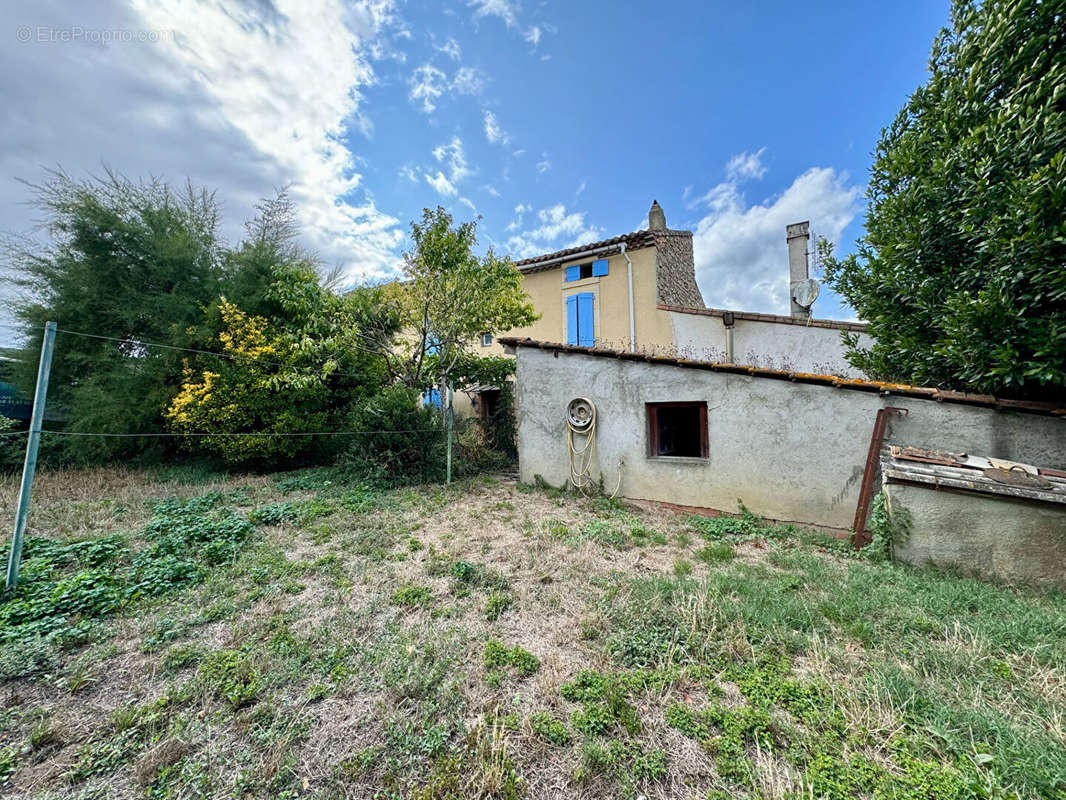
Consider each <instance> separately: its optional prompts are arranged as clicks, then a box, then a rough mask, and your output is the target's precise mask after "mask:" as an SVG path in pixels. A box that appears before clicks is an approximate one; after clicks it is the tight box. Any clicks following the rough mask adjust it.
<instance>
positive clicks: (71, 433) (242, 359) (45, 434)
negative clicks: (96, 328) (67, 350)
mask: <svg viewBox="0 0 1066 800" xmlns="http://www.w3.org/2000/svg"><path fill="white" fill-rule="evenodd" d="M12 327H14V326H12ZM19 330H22V331H25V327H24V326H20V327H19ZM54 331H55V334H56V335H57V338H58V334H62V335H64V336H66V337H79V338H83V339H90V340H95V341H99V342H110V343H114V344H115V345H116V346H117V347H118V348H120V350H121V352H122V353H123V354H124V355H125V356H127V357H129V358H131V359H136V358H143V357H145V356H146V355H147V353H148V352H149V351H150V350H159V351H165V352H176V353H188V354H190V355H194V356H199V357H207V358H212V357H213V358H220V359H225V360H228V361H232V362H237V363H247V362H249V361H251V362H254V363H255V364H256V365H257V366H263V367H274V368H278V369H298V370H300V371H301V372H304V371H307V372H311V371H315V370H318V371H322V372H326V371H328V372H330V373H331V374H333V375H340V376H344V377H348V378H352V379H355V380H360V381H362V380H365V375H354V374H350V373H345V372H339V371H337V370H336V369H335V367H336V364H337V359H336V357H335V356H336V355H337V354H333V355H331V356H329V357H328V358H327V359H326V360H324V361H320V362H319V363H303V364H299V365H294V364H291V363H283V362H281V361H276V360H264V359H262V358H260V357H257V356H254V355H250V354H244V353H228V352H219V351H217V350H207V349H204V348H197V347H182V346H178V345H172V344H165V343H162V342H156V341H150V340H145V339H141V338H138V337H131V336H113V335H108V334H104V333H94V332H89V331H79V330H73V329H71V328H61V327H58V326H56V327H55V328H54ZM62 353H63V348H62V347H56V356H58V357H59V358H62ZM27 358H28V356H27ZM279 402H284V401H283V399H279ZM49 405H51V404H49ZM46 410H47V411H48V412H50V415H48V416H46V417H45V419H44V425H42V427H41V428H40V429H39V430H38V431H37V433H39V435H40V437H41V441H42V442H44V441H46V440H48V439H69V440H77V439H83V440H84V439H96V440H165V441H185V442H190V441H197V440H204V441H210V440H232V439H237V440H250V441H253V442H265V441H269V440H314V439H322V440H335V439H345V440H353V441H354V442H359V444H355V445H353V447H355V449H356V450H357V451H360V452H362V453H363V454H364V455H366V454H368V453H373V452H374V451H375V450H378V449H380V450H381V451H382V453H383V454H384V455H386V456H392V457H394V458H395V457H396V456H401V457H402V455H401V454H404V455H407V456H408V457H411V458H413V459H414V460H415V461H422V460H423V459H424V458H425V455H424V454H422V453H417V454H416V453H415V452H413V449H414V448H416V447H417V448H419V449H422V450H425V451H426V452H427V453H428V452H429V451H431V450H434V451H435V448H440V449H439V453H438V454H439V456H440V457H441V460H443V455H444V451H443V445H444V444H445V437H447V436H448V435H449V434H448V425H447V414H446V413H444V414H439V415H438V416H437V417H436V419H435V420H433V422H432V423H431V424H428V425H425V426H423V427H397V428H389V427H382V428H364V429H352V430H344V429H334V430H312V431H298V430H297V431H284V430H282V431H277V430H237V431H180V430H155V431H152V430H141V431H137V430H126V431H122V430H121V427H120V426H116V427H119V428H120V429H119V430H118V431H106V430H95V431H94V430H64V429H61V428H60V427H56V426H49V425H48V423H49V422H55V421H59V422H60V423H62V422H64V421H65V419H64V416H62V415H61V416H59V417H56V416H51V415H52V414H55V413H56V412H55V410H54V407H53V408H47V407H46ZM60 410H62V409H60ZM27 417H28V415H27ZM25 421H28V420H25V419H24V422H25ZM465 422H469V423H470V424H474V421H473V420H468V421H465ZM131 427H140V426H139V425H137V426H131ZM30 433H31V431H29V430H27V429H23V430H14V431H4V432H3V433H0V441H3V442H5V447H7V448H10V447H12V446H13V445H14V446H19V445H15V442H14V441H13V440H19V439H23V438H25V437H27V436H29V435H30ZM488 441H495V439H494V438H493V436H492V435H489V437H488V439H486V442H488ZM449 447H450V445H449ZM190 449H193V450H195V449H196V448H190ZM482 449H484V448H482ZM489 449H491V448H489ZM329 452H332V453H333V454H334V456H330V457H335V455H336V454H337V453H340V452H341V451H339V450H335V449H334V450H333V451H329V450H328V449H327V450H325V451H323V454H328V453H329ZM345 452H347V451H345ZM215 455H218V454H217V453H215ZM289 455H290V456H291V455H292V454H291V453H290V454H289ZM320 455H322V454H320ZM43 456H45V453H42V457H43ZM282 457H283V458H284V457H285V456H282ZM7 458H8V460H10V459H11V458H12V455H11V451H10V450H9V451H8V457H7ZM48 460H51V458H50V457H49V459H48ZM79 460H80V459H79ZM412 466H414V465H412ZM415 471H416V472H418V471H422V472H425V471H426V467H425V465H423V466H422V467H421V469H420V468H418V467H415Z"/></svg>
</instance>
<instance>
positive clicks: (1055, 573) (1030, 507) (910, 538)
mask: <svg viewBox="0 0 1066 800" xmlns="http://www.w3.org/2000/svg"><path fill="white" fill-rule="evenodd" d="M885 493H886V494H887V495H888V498H889V507H890V509H891V512H892V514H893V515H894V516H896V515H899V516H903V515H902V513H901V512H904V511H905V512H906V515H907V516H909V518H910V531H909V533H908V534H907V535H906V536H905V537H903V538H902V539H901V540H900V541H898V542H894V543H893V547H892V550H893V554H894V556H895V557H896V558H898V559H900V560H901V561H906V562H907V563H909V564H935V565H936V566H938V567H952V568H957V569H961V570H963V571H965V572H969V573H976V574H978V575H983V576H985V577H995V578H1000V579H1003V580H1009V581H1023V582H1026V583H1042V584H1050V585H1057V586H1066V507H1064V506H1060V505H1055V504H1052V503H1034V502H1022V501H1018V500H1014V499H1011V498H1007V497H993V496H988V495H979V494H961V493H958V492H948V491H938V490H936V489H935V488H933V487H932V486H911V485H909V484H898V483H891V482H890V483H888V484H887V485H886V486H885Z"/></svg>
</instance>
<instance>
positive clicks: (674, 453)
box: [647, 402, 710, 458]
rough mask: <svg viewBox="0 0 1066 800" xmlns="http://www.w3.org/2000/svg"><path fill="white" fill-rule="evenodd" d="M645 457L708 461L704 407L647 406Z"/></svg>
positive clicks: (693, 405) (686, 404)
mask: <svg viewBox="0 0 1066 800" xmlns="http://www.w3.org/2000/svg"><path fill="white" fill-rule="evenodd" d="M647 411H648V456H649V457H651V458H707V457H708V456H709V455H710V452H709V446H708V438H707V404H706V403H704V402H696V403H648V404H647Z"/></svg>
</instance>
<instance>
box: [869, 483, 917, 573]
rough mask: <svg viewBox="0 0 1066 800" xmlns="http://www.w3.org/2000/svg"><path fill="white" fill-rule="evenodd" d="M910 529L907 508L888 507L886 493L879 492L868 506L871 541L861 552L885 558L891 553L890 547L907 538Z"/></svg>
mask: <svg viewBox="0 0 1066 800" xmlns="http://www.w3.org/2000/svg"><path fill="white" fill-rule="evenodd" d="M910 530H911V517H910V513H909V512H908V511H907V509H905V508H891V509H890V508H889V505H888V495H886V494H885V493H884V492H879V493H878V494H877V495H876V496H875V497H874V501H873V505H872V506H871V508H870V531H871V532H872V533H873V541H872V542H871V543H870V544H869V545H867V546H866V547H865V548H863V551H862V552H863V554H864V555H867V556H868V557H870V558H887V557H889V556H891V555H892V548H893V547H895V546H896V545H897V544H900V543H901V542H903V541H904V540H905V539H906V538H907V536H908V535H909V534H910Z"/></svg>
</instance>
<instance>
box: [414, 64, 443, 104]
mask: <svg viewBox="0 0 1066 800" xmlns="http://www.w3.org/2000/svg"><path fill="white" fill-rule="evenodd" d="M407 85H408V86H409V87H410V92H409V93H408V95H407V96H408V97H409V98H410V100H411V102H413V103H416V104H421V107H422V111H423V112H425V113H426V114H432V113H433V112H434V111H436V110H437V100H438V99H439V98H440V96H441V95H442V94H444V90H445V89H446V88H447V87H448V76H446V75H445V74H444V73H443V72H441V70H439V69H437V68H436V67H435V66H433V65H432V64H423V65H422V66H420V67H418V68H417V69H416V70H415V71H414V72H413V73H411V77H410V78H409V79H408V81H407Z"/></svg>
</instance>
